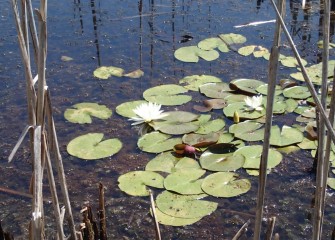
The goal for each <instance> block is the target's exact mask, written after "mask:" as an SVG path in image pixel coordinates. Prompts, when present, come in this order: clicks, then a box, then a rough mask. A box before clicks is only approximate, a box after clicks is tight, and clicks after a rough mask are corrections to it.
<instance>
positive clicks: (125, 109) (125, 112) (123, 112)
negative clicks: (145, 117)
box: [115, 100, 147, 118]
mask: <svg viewBox="0 0 335 240" xmlns="http://www.w3.org/2000/svg"><path fill="white" fill-rule="evenodd" d="M142 103H147V101H145V100H138V101H131V102H125V103H121V104H120V105H118V106H117V107H116V109H115V112H116V113H117V114H119V115H120V116H122V117H126V118H132V117H136V113H135V112H134V111H133V110H134V109H135V108H137V107H138V106H140V105H141V104H142Z"/></svg>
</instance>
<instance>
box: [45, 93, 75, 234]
mask: <svg viewBox="0 0 335 240" xmlns="http://www.w3.org/2000/svg"><path fill="white" fill-rule="evenodd" d="M45 108H46V115H47V120H48V122H47V123H48V130H49V132H48V133H49V134H48V137H49V144H50V145H51V153H52V157H53V158H54V161H55V163H56V166H57V173H58V178H59V181H60V187H61V191H62V195H63V201H64V205H65V210H66V212H67V216H68V217H67V221H68V224H69V228H70V233H71V238H70V239H72V240H76V239H77V235H76V228H75V224H74V220H73V214H72V209H71V203H70V198H69V193H68V189H67V184H66V177H65V172H64V166H63V159H62V156H61V154H60V151H59V145H58V140H57V133H56V127H55V123H54V120H53V114H52V106H51V99H50V92H49V90H47V91H46V104H45Z"/></svg>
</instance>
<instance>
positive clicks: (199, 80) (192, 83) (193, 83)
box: [179, 75, 221, 91]
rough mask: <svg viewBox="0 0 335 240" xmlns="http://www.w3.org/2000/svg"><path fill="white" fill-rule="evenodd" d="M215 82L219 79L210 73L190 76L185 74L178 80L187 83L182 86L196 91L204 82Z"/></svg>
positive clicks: (219, 80)
mask: <svg viewBox="0 0 335 240" xmlns="http://www.w3.org/2000/svg"><path fill="white" fill-rule="evenodd" d="M215 82H221V79H220V78H218V77H215V76H211V75H192V76H186V77H184V78H183V79H180V80H179V83H180V84H188V85H186V86H184V87H185V88H186V89H189V90H192V91H198V90H199V86H201V85H203V84H205V83H215Z"/></svg>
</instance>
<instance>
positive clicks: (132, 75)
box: [123, 69, 144, 78]
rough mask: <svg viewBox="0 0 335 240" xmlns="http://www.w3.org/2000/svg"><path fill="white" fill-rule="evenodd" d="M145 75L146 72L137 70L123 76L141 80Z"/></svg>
mask: <svg viewBox="0 0 335 240" xmlns="http://www.w3.org/2000/svg"><path fill="white" fill-rule="evenodd" d="M143 75H144V72H143V71H142V70H141V69H137V70H135V71H132V72H130V73H127V74H124V75H123V76H125V77H129V78H140V77H142V76H143Z"/></svg>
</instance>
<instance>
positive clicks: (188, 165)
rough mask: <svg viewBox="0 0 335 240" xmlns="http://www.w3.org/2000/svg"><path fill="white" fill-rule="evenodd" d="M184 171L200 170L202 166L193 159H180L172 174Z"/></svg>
mask: <svg viewBox="0 0 335 240" xmlns="http://www.w3.org/2000/svg"><path fill="white" fill-rule="evenodd" d="M182 169H200V165H199V163H198V161H196V160H194V159H193V158H189V157H183V158H179V161H178V162H177V163H176V165H175V166H174V168H173V169H172V172H176V171H179V170H182Z"/></svg>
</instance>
